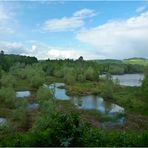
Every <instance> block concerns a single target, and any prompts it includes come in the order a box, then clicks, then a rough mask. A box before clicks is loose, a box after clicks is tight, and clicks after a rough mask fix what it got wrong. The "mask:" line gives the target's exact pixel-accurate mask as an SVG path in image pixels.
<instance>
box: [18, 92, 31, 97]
mask: <svg viewBox="0 0 148 148" xmlns="http://www.w3.org/2000/svg"><path fill="white" fill-rule="evenodd" d="M30 96H31V92H30V91H17V92H16V97H18V98H25V97H30Z"/></svg>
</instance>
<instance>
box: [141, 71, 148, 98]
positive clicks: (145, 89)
mask: <svg viewBox="0 0 148 148" xmlns="http://www.w3.org/2000/svg"><path fill="white" fill-rule="evenodd" d="M141 90H142V95H143V96H144V98H146V99H147V98H148V68H147V69H146V70H145V74H144V80H143V82H142V87H141Z"/></svg>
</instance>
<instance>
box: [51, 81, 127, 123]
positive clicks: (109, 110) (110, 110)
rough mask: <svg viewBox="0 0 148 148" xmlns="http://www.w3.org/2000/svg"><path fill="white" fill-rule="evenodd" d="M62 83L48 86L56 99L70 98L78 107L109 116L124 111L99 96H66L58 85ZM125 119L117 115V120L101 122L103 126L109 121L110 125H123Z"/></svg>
mask: <svg viewBox="0 0 148 148" xmlns="http://www.w3.org/2000/svg"><path fill="white" fill-rule="evenodd" d="M64 85H65V84H64V83H55V84H51V85H50V86H49V89H50V90H52V91H53V92H54V95H55V98H56V99H58V100H70V101H71V102H72V103H73V104H74V105H76V106H77V107H78V108H80V109H84V110H97V111H98V112H100V113H101V114H103V115H108V116H111V117H115V116H116V115H117V114H119V113H124V108H122V107H121V106H119V105H117V104H113V103H110V102H107V101H104V99H103V98H102V97H100V96H94V95H87V96H79V97H78V96H68V95H66V90H65V89H61V88H59V87H61V86H64ZM123 121H125V118H124V119H123V116H122V117H119V118H118V119H117V121H115V122H113V123H112V121H108V122H102V124H103V125H104V126H108V124H110V122H111V123H112V126H115V125H118V124H119V125H120V124H121V125H123V124H124V122H123Z"/></svg>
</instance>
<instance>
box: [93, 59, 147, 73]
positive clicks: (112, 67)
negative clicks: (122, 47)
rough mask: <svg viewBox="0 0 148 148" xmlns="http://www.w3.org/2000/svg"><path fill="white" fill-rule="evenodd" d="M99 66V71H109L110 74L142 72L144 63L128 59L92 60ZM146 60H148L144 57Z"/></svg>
mask: <svg viewBox="0 0 148 148" xmlns="http://www.w3.org/2000/svg"><path fill="white" fill-rule="evenodd" d="M94 61H95V62H96V63H97V64H98V66H99V67H100V72H101V73H111V74H126V73H143V72H144V69H145V67H146V66H147V65H146V63H145V64H144V63H142V62H139V63H138V61H137V62H133V61H134V60H133V59H132V62H131V61H130V60H128V59H126V60H123V61H122V60H110V59H107V60H94ZM145 61H146V62H147V61H148V60H146V59H145Z"/></svg>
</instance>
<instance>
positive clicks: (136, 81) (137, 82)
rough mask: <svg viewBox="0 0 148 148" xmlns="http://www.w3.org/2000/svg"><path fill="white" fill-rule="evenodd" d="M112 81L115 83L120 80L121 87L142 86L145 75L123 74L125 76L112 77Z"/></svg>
mask: <svg viewBox="0 0 148 148" xmlns="http://www.w3.org/2000/svg"><path fill="white" fill-rule="evenodd" d="M101 77H105V75H101ZM112 79H113V81H114V82H116V80H117V79H118V80H119V84H120V85H124V86H141V84H142V80H143V79H144V75H143V74H123V75H112Z"/></svg>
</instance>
